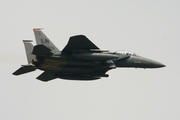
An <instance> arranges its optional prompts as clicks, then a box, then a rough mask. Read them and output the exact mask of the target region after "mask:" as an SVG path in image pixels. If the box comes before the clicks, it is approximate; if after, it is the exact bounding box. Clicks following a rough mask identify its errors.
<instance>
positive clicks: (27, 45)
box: [23, 40, 36, 64]
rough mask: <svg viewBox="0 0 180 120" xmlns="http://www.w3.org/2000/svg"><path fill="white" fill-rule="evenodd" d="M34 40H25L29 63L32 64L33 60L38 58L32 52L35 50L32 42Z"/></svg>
mask: <svg viewBox="0 0 180 120" xmlns="http://www.w3.org/2000/svg"><path fill="white" fill-rule="evenodd" d="M31 42H32V40H23V43H24V47H25V50H26V55H27V60H28V63H29V64H31V63H32V61H35V60H36V56H35V55H33V54H31V53H32V51H33V45H32V44H31Z"/></svg>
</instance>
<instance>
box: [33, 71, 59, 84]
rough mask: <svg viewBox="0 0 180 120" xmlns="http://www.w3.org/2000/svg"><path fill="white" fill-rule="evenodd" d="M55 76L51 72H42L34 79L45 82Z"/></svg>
mask: <svg viewBox="0 0 180 120" xmlns="http://www.w3.org/2000/svg"><path fill="white" fill-rule="evenodd" d="M55 78H56V76H55V74H54V73H52V72H46V71H45V72H43V73H42V74H41V75H40V76H38V77H37V78H36V79H38V80H41V81H44V82H47V81H49V80H52V79H55Z"/></svg>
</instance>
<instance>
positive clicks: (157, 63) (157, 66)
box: [153, 62, 166, 68]
mask: <svg viewBox="0 0 180 120" xmlns="http://www.w3.org/2000/svg"><path fill="white" fill-rule="evenodd" d="M153 66H154V68H161V67H166V66H165V65H164V64H162V63H159V62H153Z"/></svg>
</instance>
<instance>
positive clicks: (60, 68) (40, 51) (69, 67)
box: [13, 28, 165, 81]
mask: <svg viewBox="0 0 180 120" xmlns="http://www.w3.org/2000/svg"><path fill="white" fill-rule="evenodd" d="M33 31H34V34H35V39H36V43H37V45H36V46H33V45H32V44H31V42H32V41H31V40H23V43H24V45H25V49H26V55H27V60H28V65H22V66H21V68H19V69H18V70H17V71H15V72H14V73H13V75H21V74H24V73H28V72H32V71H35V70H36V69H39V70H42V71H44V72H43V73H42V74H41V75H40V76H38V77H37V79H39V80H41V81H49V80H52V79H55V78H62V79H69V80H95V79H100V78H101V77H108V76H109V75H108V74H106V72H107V71H109V70H111V69H115V68H117V67H134V68H160V67H165V65H163V64H161V63H159V62H156V61H154V60H150V59H147V58H144V57H141V56H138V55H136V54H135V53H132V52H127V51H119V52H109V51H108V50H101V49H99V48H98V47H97V46H96V45H95V44H94V43H92V42H91V41H90V40H89V39H88V38H87V37H86V36H84V35H77V36H72V37H70V39H69V42H68V43H67V45H66V46H65V48H64V49H63V50H62V51H60V50H59V49H58V48H57V47H56V46H55V45H54V44H53V43H52V42H51V41H50V40H49V38H48V37H47V36H46V35H45V34H44V33H43V32H42V31H41V29H40V28H34V29H33Z"/></svg>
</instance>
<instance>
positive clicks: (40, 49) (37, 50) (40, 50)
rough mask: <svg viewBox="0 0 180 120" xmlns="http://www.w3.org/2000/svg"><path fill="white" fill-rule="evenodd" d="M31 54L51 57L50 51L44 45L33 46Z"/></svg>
mask: <svg viewBox="0 0 180 120" xmlns="http://www.w3.org/2000/svg"><path fill="white" fill-rule="evenodd" d="M32 54H34V55H52V53H51V50H50V49H49V48H47V47H46V46H44V45H36V46H34V49H33V52H32Z"/></svg>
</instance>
